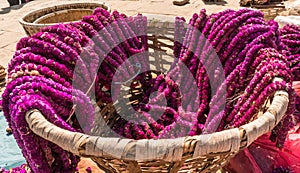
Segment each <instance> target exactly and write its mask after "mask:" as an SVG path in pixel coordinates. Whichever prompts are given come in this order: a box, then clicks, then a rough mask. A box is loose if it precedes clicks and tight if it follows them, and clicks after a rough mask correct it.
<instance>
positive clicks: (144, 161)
mask: <svg viewBox="0 0 300 173" xmlns="http://www.w3.org/2000/svg"><path fill="white" fill-rule="evenodd" d="M173 20H174V19H173ZM173 25H174V24H172V23H169V22H163V21H158V20H149V17H148V36H149V37H148V38H149V49H150V62H151V65H153V66H154V67H155V70H161V71H164V70H165V68H168V66H169V65H170V64H171V61H168V58H167V57H168V56H169V57H172V56H173V54H172V52H173V51H172V49H173V45H172V43H173V32H174V26H173ZM155 50H159V51H155ZM276 80H277V79H276ZM288 102H289V100H288V94H287V93H286V92H285V91H278V92H276V93H275V94H274V96H273V97H272V98H269V101H268V103H266V104H265V106H264V108H263V109H262V110H261V113H260V114H259V115H260V116H259V117H258V118H257V119H255V120H253V121H252V122H250V123H248V124H246V125H243V126H241V127H240V128H234V129H229V130H224V131H221V132H216V133H213V134H209V135H199V136H186V137H181V138H176V139H159V140H154V139H151V140H147V139H145V140H133V139H124V138H116V137H111V138H107V137H99V136H89V135H86V134H82V133H78V132H70V131H67V130H64V129H61V128H59V127H57V126H55V125H53V124H51V123H50V122H48V121H47V120H46V119H45V118H44V116H43V115H42V114H41V113H40V112H39V111H38V110H31V111H28V112H27V113H26V121H27V122H28V124H29V127H30V129H31V130H32V131H33V132H34V133H35V134H37V135H39V136H41V137H43V138H45V139H47V140H49V141H51V142H53V143H55V144H58V145H59V146H60V147H62V148H63V149H65V150H67V151H70V152H72V153H74V154H76V155H79V156H82V157H89V158H92V159H93V160H94V161H95V162H96V163H97V164H98V166H99V167H100V168H101V169H103V170H104V171H105V172H130V173H139V172H148V173H150V172H173V173H175V172H215V171H216V170H218V169H220V168H221V167H222V166H224V165H225V164H227V162H228V160H229V159H230V158H231V157H233V156H234V155H235V154H236V153H237V152H239V151H240V150H242V149H243V148H245V147H247V146H249V145H250V144H251V143H252V142H253V141H254V140H255V139H257V138H258V137H259V136H261V135H263V134H265V133H267V132H270V131H271V129H273V127H274V126H275V125H276V124H277V123H278V122H279V121H280V120H281V118H282V117H283V115H284V113H285V111H286V109H287V105H288ZM95 105H96V103H95ZM97 109H98V112H101V115H102V116H103V114H105V115H106V114H107V113H108V112H114V108H113V107H112V106H111V105H107V106H106V107H105V108H103V109H101V110H100V108H99V107H98V108H97ZM98 115H100V114H98ZM111 115H112V113H110V115H108V116H107V117H104V119H105V120H107V121H110V120H111V117H110V116H111ZM112 118H113V117H112ZM57 134H59V135H57ZM74 139H76V140H74Z"/></svg>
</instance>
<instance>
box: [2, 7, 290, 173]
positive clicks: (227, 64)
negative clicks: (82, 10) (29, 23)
mask: <svg viewBox="0 0 300 173" xmlns="http://www.w3.org/2000/svg"><path fill="white" fill-rule="evenodd" d="M184 24H185V19H184V18H180V17H177V18H176V20H175V31H174V38H175V41H174V56H175V60H174V62H173V64H171V67H173V68H171V70H170V71H169V72H168V73H167V74H165V73H163V72H162V71H159V70H149V69H150V63H151V61H150V58H149V54H143V52H145V51H148V49H150V48H151V47H150V45H149V44H148V39H151V37H148V36H147V29H149V28H147V19H146V17H145V16H142V15H137V16H135V17H129V16H126V15H124V14H120V13H118V12H117V11H114V12H113V13H109V12H107V11H106V10H104V9H101V8H97V9H95V10H94V12H93V14H92V15H90V16H85V17H83V19H82V20H81V21H79V22H72V23H67V24H58V25H54V26H50V27H47V28H44V29H42V30H41V32H38V33H36V34H33V35H32V36H30V37H25V38H22V39H21V40H20V41H19V43H18V44H17V51H16V52H15V55H14V57H13V59H12V60H11V62H10V64H9V68H8V84H7V87H6V90H5V91H4V93H3V96H2V97H3V111H4V115H5V117H6V119H7V121H8V123H9V126H10V127H11V128H12V130H13V135H14V137H15V139H16V141H17V143H18V145H19V147H20V148H21V149H22V154H23V155H24V157H25V158H26V160H27V162H28V165H29V167H30V168H31V170H32V171H33V172H36V173H39V172H44V173H50V172H63V173H67V172H74V171H75V170H76V165H77V163H78V161H79V157H78V156H76V155H75V154H73V153H71V152H69V151H70V150H72V149H74V148H75V149H76V147H74V146H68V149H69V150H68V151H66V150H64V149H62V148H61V147H60V145H57V143H56V142H57V141H55V140H58V139H60V137H61V136H63V135H62V134H61V135H58V136H57V138H55V139H52V142H50V141H49V140H47V139H44V138H42V137H40V136H39V135H41V134H44V135H46V136H48V132H49V133H51V131H48V132H41V133H39V135H37V134H35V133H33V131H32V130H31V129H34V128H36V127H40V125H41V124H39V122H35V121H34V119H30V118H31V117H33V116H36V115H37V112H40V113H42V115H43V116H44V117H42V118H44V119H46V120H47V121H49V122H50V123H52V124H51V125H55V126H57V127H60V128H62V129H65V130H67V131H69V132H80V133H83V132H86V133H88V134H89V133H90V132H95V129H96V127H97V125H98V124H97V123H95V121H96V118H95V108H94V105H93V102H94V100H91V99H90V96H91V95H90V92H89V91H91V86H90V85H86V84H95V88H94V91H95V102H96V103H97V105H98V106H99V108H100V111H101V112H104V113H105V114H103V115H101V116H103V119H104V120H106V123H107V124H108V125H109V126H110V128H111V129H112V130H113V131H114V132H115V133H117V134H118V135H119V136H122V137H125V138H129V139H160V138H178V137H185V136H194V135H201V134H211V133H214V132H216V131H223V130H226V129H229V128H235V127H240V126H242V125H245V124H247V123H249V122H251V121H253V120H254V119H256V118H257V117H258V114H259V113H260V112H261V111H263V113H264V112H266V110H264V109H265V108H266V107H268V106H267V105H268V103H269V100H270V99H271V98H273V96H274V94H275V93H277V96H278V95H279V96H281V95H287V94H280V93H279V94H278V92H281V93H285V92H283V91H286V92H287V93H288V100H289V104H288V106H287V105H285V103H286V100H287V98H285V97H284V99H283V100H284V101H285V102H281V100H279V101H278V100H276V99H274V102H275V104H274V105H273V106H271V108H272V109H279V107H284V109H281V110H277V111H275V110H272V109H269V110H268V111H267V113H269V114H270V115H272V114H273V115H275V116H276V115H277V112H279V113H280V116H281V115H282V114H283V113H284V112H285V108H286V107H287V111H286V115H285V116H284V118H283V121H280V119H278V120H276V119H275V123H276V122H277V121H280V124H279V125H278V126H276V131H273V133H272V140H273V141H276V143H277V146H278V147H282V146H283V144H284V141H285V137H286V135H287V131H288V130H289V128H290V127H291V126H292V125H293V124H292V123H293V122H291V121H290V119H292V118H293V114H292V113H293V111H294V92H293V89H292V80H293V79H292V71H291V70H290V67H289V64H288V61H287V58H286V56H287V55H286V54H285V53H282V52H284V51H283V46H282V44H281V40H280V35H279V34H280V32H279V29H278V24H277V23H276V22H274V21H270V22H266V21H264V19H263V14H262V13H261V12H259V11H254V10H250V9H242V10H239V11H234V10H225V11H222V12H220V13H215V14H212V15H207V14H206V11H205V10H201V11H200V13H199V14H194V15H193V16H192V18H191V19H190V21H189V27H188V28H185V26H184ZM199 32H200V33H201V34H199ZM99 33H101V34H99ZM102 34H103V35H102ZM111 45H114V47H111ZM214 52H215V53H214ZM104 55H105V56H104ZM214 56H216V57H217V58H218V59H217V60H218V61H220V64H221V66H220V68H214V67H215V65H214V64H215V62H214ZM134 57H136V58H134ZM128 60H132V62H133V64H136V65H135V66H134V65H130V64H131V63H130V62H128ZM162 62H163V61H162ZM122 64H125V65H126V67H127V70H123V71H122V73H121V72H119V73H118V69H119V67H120V66H122ZM98 67H99V68H98ZM137 68H138V69H137ZM222 68H224V70H223V69H222ZM78 69H79V71H77V70H78ZM145 69H146V70H145ZM183 69H188V72H189V73H190V74H191V76H190V77H185V76H184V74H183V73H182V72H183ZM223 71H224V72H223ZM137 72H141V73H140V74H138V75H136V74H137ZM117 73H118V75H116V74H117ZM223 73H224V74H223ZM95 74H96V75H95ZM211 74H213V75H212V76H215V77H212V78H211ZM222 74H223V75H224V81H220V80H219V77H220V76H222ZM115 76H117V77H116V81H117V82H115V79H114V78H115ZM192 79H195V82H191V81H190V80H192ZM129 80H132V82H131V83H130V84H128V83H129V82H128V81H129ZM120 81H125V83H124V82H121V83H120ZM211 81H212V82H211ZM118 82H119V83H118ZM212 83H214V84H217V87H216V86H212V85H211V84H212ZM193 84H195V86H196V87H193ZM114 85H117V87H116V88H113V87H112V86H114ZM123 85H124V87H127V88H130V89H129V91H126V92H129V94H128V95H129V96H130V98H129V100H130V102H127V103H128V104H129V105H132V108H133V109H134V110H135V112H134V114H133V115H130V116H133V117H138V118H135V119H134V118H133V120H130V121H129V120H127V119H126V118H123V117H122V116H121V115H120V112H121V111H124V110H122V109H118V108H120V107H118V105H117V104H118V103H120V101H119V100H117V101H115V99H114V96H117V95H119V94H120V93H122V92H123V88H122V87H121V86H123ZM183 85H184V87H183V88H181V87H182V86H183ZM213 87H216V91H214V92H212V88H213ZM135 91H137V92H135ZM154 92H157V93H158V94H157V95H155V96H154V97H152V95H151V94H152V93H154ZM195 93H196V94H197V95H198V99H197V100H191V99H190V98H192V96H193V95H195ZM183 94H185V95H183ZM222 99H224V100H225V103H221V102H220V100H222ZM162 100H166V102H167V104H166V105H165V106H162V105H161V104H160V103H161V101H162ZM118 101H119V102H118ZM116 102H118V103H116ZM127 103H125V104H127ZM183 103H184V104H183ZM74 105H76V108H75V111H74ZM78 105H80V106H78ZM276 106H277V107H276ZM222 107H224V110H220V108H222ZM99 108H98V109H99ZM121 108H122V107H121ZM272 111H273V112H274V111H275V113H273V112H272ZM73 113H74V115H76V116H74V115H73ZM271 113H272V114H271ZM279 113H278V114H279ZM70 115H73V116H70ZM273 115H272V117H274V116H273ZM262 116H263V115H262ZM25 117H26V119H25ZM157 117H158V118H157ZM39 118H40V120H41V117H39ZM26 120H27V122H30V123H33V124H31V126H28V124H27V122H26ZM273 124H274V123H273ZM270 126H271V125H269V126H268V129H269V128H270ZM178 127H179V128H178ZM101 128H102V126H101V127H100V129H101ZM180 129H187V134H184V133H182V130H180ZM56 130H57V129H56ZM60 130H61V129H60ZM53 131H54V130H53ZM105 133H106V132H105ZM77 134H79V133H77ZM98 135H101V134H98ZM105 135H106V137H110V136H109V135H110V134H109V133H106V134H105ZM256 135H258V134H256ZM50 137H51V138H52V137H53V136H51V135H49V138H50ZM257 137H258V136H251V139H250V137H249V139H247V140H248V141H251V140H252V139H253V140H254V138H257ZM74 140H76V139H74ZM53 141H55V142H53ZM62 141H64V139H62V140H61V141H60V142H62ZM239 142H240V141H239ZM251 142H252V141H251ZM65 145H66V144H65ZM109 145H111V144H109ZM77 147H78V146H77ZM206 147H209V146H206ZM229 147H230V146H229ZM81 152H84V151H83V150H81ZM234 152H236V151H234ZM76 154H78V153H76ZM78 155H80V153H79V154H78ZM180 157H181V156H180ZM125 162H126V161H124V163H125ZM120 163H121V164H123V162H120ZM106 166H107V164H106ZM131 166H132V165H131ZM175 167H176V168H174V170H175V169H181V168H180V166H175ZM177 167H178V168H177ZM141 168H142V166H141ZM136 169H138V165H136ZM168 169H169V168H168ZM183 169H185V168H183ZM190 169H195V170H199V169H200V168H199V167H198V166H197V167H195V168H190ZM112 170H115V169H112ZM112 172H113V171H112Z"/></svg>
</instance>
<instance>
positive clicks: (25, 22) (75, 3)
mask: <svg viewBox="0 0 300 173" xmlns="http://www.w3.org/2000/svg"><path fill="white" fill-rule="evenodd" d="M82 5H84V6H92V5H95V6H101V7H102V8H104V9H106V10H107V11H109V12H110V11H111V8H110V6H109V5H108V4H107V3H104V2H85V3H83V2H73V3H64V4H59V5H53V6H48V7H44V8H39V9H37V10H33V11H30V12H28V13H26V14H25V15H24V16H22V17H21V18H20V19H19V23H20V24H21V25H22V26H27V27H28V26H29V27H35V28H42V27H46V26H52V25H54V24H56V23H49V24H39V23H33V22H34V21H32V22H28V21H26V18H27V17H30V16H32V15H35V14H39V13H42V12H44V11H47V10H50V9H55V10H57V9H59V10H57V11H63V10H64V11H67V10H71V9H74V8H70V9H64V7H76V6H82ZM79 9H80V8H79ZM50 13H51V12H50ZM47 14H49V13H47ZM41 16H43V15H41ZM41 16H40V17H41ZM64 23H69V22H64Z"/></svg>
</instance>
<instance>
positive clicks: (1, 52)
mask: <svg viewBox="0 0 300 173" xmlns="http://www.w3.org/2000/svg"><path fill="white" fill-rule="evenodd" d="M13 55H14V52H12V51H10V50H7V49H3V48H2V49H0V65H2V66H3V67H5V68H7V66H8V63H9V61H10V59H11V58H12V57H13Z"/></svg>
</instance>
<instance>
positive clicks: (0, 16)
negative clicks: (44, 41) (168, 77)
mask: <svg viewBox="0 0 300 173" xmlns="http://www.w3.org/2000/svg"><path fill="white" fill-rule="evenodd" d="M81 1H82V0H81ZM71 2H75V1H73V0H72V1H71V0H69V1H66V0H64V1H61V0H51V1H45V0H36V1H31V2H29V3H27V4H25V5H18V6H14V7H11V8H10V7H9V4H8V2H7V1H6V0H0V65H3V66H4V67H7V64H8V62H9V61H10V59H11V57H12V56H13V53H14V51H15V45H16V43H17V41H18V40H19V39H20V38H22V37H24V36H26V34H25V32H24V30H23V28H22V26H21V25H20V24H19V22H18V19H19V18H21V16H23V15H24V14H25V13H27V12H29V11H31V10H35V9H39V8H42V7H46V6H50V5H54V4H61V3H71ZM86 2H91V0H90V1H86ZM96 2H103V1H96ZM105 3H106V4H109V5H110V6H111V8H112V9H117V10H118V11H120V12H123V13H125V14H127V15H134V14H137V13H150V14H164V15H170V16H184V17H186V18H187V19H189V18H190V17H191V16H192V14H193V13H195V12H199V10H200V9H201V8H205V9H207V12H208V13H212V12H217V11H221V10H222V9H226V8H233V9H237V8H239V5H238V0H226V1H222V0H221V1H220V2H219V3H218V4H214V3H208V4H205V3H204V2H203V1H202V0H190V4H187V5H185V6H174V5H173V4H172V0H127V1H126V0H107V1H105Z"/></svg>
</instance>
